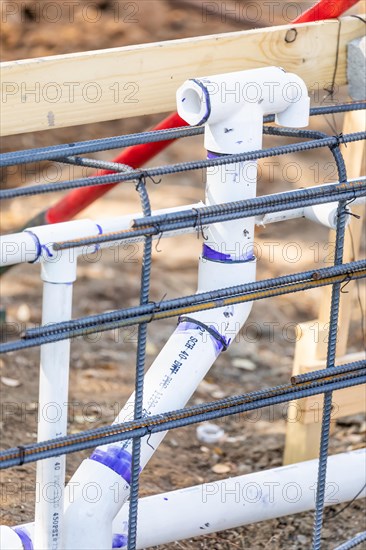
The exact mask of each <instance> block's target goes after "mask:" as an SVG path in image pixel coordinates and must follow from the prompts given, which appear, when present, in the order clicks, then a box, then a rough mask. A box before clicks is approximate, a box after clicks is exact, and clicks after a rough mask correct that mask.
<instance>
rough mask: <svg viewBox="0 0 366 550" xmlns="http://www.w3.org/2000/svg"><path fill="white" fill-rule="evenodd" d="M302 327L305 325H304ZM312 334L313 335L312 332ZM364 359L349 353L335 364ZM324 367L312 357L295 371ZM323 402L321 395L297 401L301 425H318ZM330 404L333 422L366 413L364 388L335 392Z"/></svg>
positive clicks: (311, 370)
mask: <svg viewBox="0 0 366 550" xmlns="http://www.w3.org/2000/svg"><path fill="white" fill-rule="evenodd" d="M304 325H306V324H305V323H304ZM304 325H303V326H304ZM308 325H309V324H308ZM313 327H314V325H313ZM312 333H313V334H314V331H313V330H312ZM365 359H366V353H365V352H358V353H350V354H348V355H345V356H343V357H337V358H336V362H335V364H336V365H344V364H346V363H353V362H355V361H364V360H365ZM304 360H306V358H303V359H302V361H304ZM300 361H301V360H300ZM325 367H326V362H325V360H322V359H316V358H314V357H313V358H312V360H309V361H307V362H306V364H305V363H303V364H301V362H300V364H299V365H297V370H298V371H299V372H301V373H303V374H305V373H307V372H313V371H315V370H320V369H324V368H325ZM323 401H324V397H323V395H313V396H311V397H306V398H304V399H299V400H298V401H297V402H296V403H297V405H296V412H297V416H298V418H297V419H298V421H299V422H300V423H302V424H311V423H320V422H321V416H322V411H323ZM332 404H333V411H332V420H333V421H334V420H336V419H337V418H342V417H343V416H348V415H350V414H358V413H361V412H366V386H365V385H364V384H362V385H360V386H355V387H352V388H345V389H343V390H337V391H335V392H334V393H333V399H332Z"/></svg>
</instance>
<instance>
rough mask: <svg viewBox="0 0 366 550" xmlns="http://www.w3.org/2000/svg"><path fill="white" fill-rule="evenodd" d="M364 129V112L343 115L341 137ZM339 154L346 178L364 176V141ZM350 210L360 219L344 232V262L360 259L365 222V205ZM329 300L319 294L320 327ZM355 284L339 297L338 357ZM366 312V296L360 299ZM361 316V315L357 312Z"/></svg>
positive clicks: (322, 348) (327, 291)
mask: <svg viewBox="0 0 366 550" xmlns="http://www.w3.org/2000/svg"><path fill="white" fill-rule="evenodd" d="M365 130H366V117H365V112H364V111H351V112H349V113H346V114H345V117H344V123H343V130H342V132H343V133H344V134H348V133H351V132H363V131H365ZM341 151H342V155H343V158H344V161H345V163H346V169H347V177H348V178H350V179H352V178H358V177H359V176H362V175H364V174H365V163H366V153H365V143H364V141H362V140H361V141H356V142H355V143H349V144H347V147H346V146H345V145H342V146H341ZM350 208H351V210H352V212H353V213H354V214H357V215H358V216H360V218H355V217H351V220H350V222H349V225H348V227H347V229H346V233H345V240H344V252H343V261H344V262H345V263H346V262H353V261H355V260H357V259H358V257H359V249H360V245H361V237H362V228H363V224H364V221H365V219H366V206H365V205H360V206H353V207H352V205H350ZM329 242H330V249H329V250H334V249H335V231H330V235H329ZM331 297H332V287H331V286H329V287H326V288H324V293H323V294H322V300H321V303H320V310H319V323H320V324H322V325H323V326H327V324H328V323H329V312H330V305H331ZM355 298H356V283H355V282H354V281H353V282H350V283H349V284H348V285H347V293H346V294H343V293H342V294H341V297H340V304H339V327H341V328H340V330H339V333H338V338H337V355H345V354H346V351H347V341H348V333H349V327H350V322H351V315H352V310H354V308H356V311H359V309H360V308H359V306H358V305H357V304H356V300H355ZM360 299H361V300H362V302H363V305H364V309H365V305H366V304H365V296H360ZM359 315H360V316H361V315H362V312H361V311H360V312H359ZM325 342H326V339H325V341H324V342H323V343H319V345H318V347H317V357H319V359H323V358H325V357H326V355H327V345H326V343H325Z"/></svg>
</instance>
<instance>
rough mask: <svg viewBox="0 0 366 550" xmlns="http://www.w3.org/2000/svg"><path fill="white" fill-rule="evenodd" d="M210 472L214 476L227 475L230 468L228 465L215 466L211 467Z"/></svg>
mask: <svg viewBox="0 0 366 550" xmlns="http://www.w3.org/2000/svg"><path fill="white" fill-rule="evenodd" d="M211 470H212V471H213V472H214V473H215V474H228V473H229V472H230V470H231V467H230V466H229V464H215V465H214V466H212V468H211Z"/></svg>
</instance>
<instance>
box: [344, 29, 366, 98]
mask: <svg viewBox="0 0 366 550" xmlns="http://www.w3.org/2000/svg"><path fill="white" fill-rule="evenodd" d="M347 78H348V87H349V90H348V92H349V95H350V96H351V97H352V99H354V100H358V101H359V100H362V99H366V36H362V37H361V38H356V39H355V40H352V42H349V43H348V45H347Z"/></svg>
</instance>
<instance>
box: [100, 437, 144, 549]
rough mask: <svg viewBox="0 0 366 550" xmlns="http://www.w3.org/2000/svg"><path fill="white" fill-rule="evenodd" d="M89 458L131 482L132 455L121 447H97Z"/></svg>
mask: <svg viewBox="0 0 366 550" xmlns="http://www.w3.org/2000/svg"><path fill="white" fill-rule="evenodd" d="M90 460H95V461H96V462H99V463H100V464H104V466H107V468H110V469H111V470H113V471H114V472H116V474H119V475H120V476H121V477H122V478H123V479H124V480H125V481H127V483H131V462H132V457H131V455H130V453H129V452H127V451H126V450H125V449H122V447H119V446H118V445H110V446H109V447H108V448H107V449H106V450H104V449H101V448H100V447H97V448H96V449H95V451H94V452H93V453H92V455H91V456H90ZM140 472H141V468H140ZM117 548H118V547H117Z"/></svg>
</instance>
